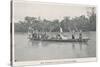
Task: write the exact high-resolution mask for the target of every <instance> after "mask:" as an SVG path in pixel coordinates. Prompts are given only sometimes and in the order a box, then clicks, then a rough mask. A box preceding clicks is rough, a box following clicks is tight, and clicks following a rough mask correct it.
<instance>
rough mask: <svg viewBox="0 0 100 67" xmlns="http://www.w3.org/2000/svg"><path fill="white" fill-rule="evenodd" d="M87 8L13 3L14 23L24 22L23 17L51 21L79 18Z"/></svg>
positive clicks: (85, 12) (84, 13)
mask: <svg viewBox="0 0 100 67" xmlns="http://www.w3.org/2000/svg"><path fill="white" fill-rule="evenodd" d="M87 10H88V7H87V6H79V5H61V4H60V5H59V4H43V3H34V2H30V1H29V2H28V1H27V2H26V1H25V2H14V21H15V22H17V21H19V20H22V21H23V20H24V17H25V16H31V17H32V16H33V17H39V16H40V17H41V18H42V19H43V18H46V19H49V20H53V19H60V20H61V19H63V17H64V16H70V17H75V16H80V15H86V14H87Z"/></svg>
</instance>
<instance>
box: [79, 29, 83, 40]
mask: <svg viewBox="0 0 100 67" xmlns="http://www.w3.org/2000/svg"><path fill="white" fill-rule="evenodd" d="M79 39H80V40H82V31H81V30H80V31H79Z"/></svg>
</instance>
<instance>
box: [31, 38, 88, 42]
mask: <svg viewBox="0 0 100 67" xmlns="http://www.w3.org/2000/svg"><path fill="white" fill-rule="evenodd" d="M30 40H34V41H51V42H87V41H88V40H89V39H88V38H85V39H81V40H80V39H46V40H45V39H30Z"/></svg>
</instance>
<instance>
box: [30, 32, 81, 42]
mask: <svg viewBox="0 0 100 67" xmlns="http://www.w3.org/2000/svg"><path fill="white" fill-rule="evenodd" d="M29 38H31V39H34V40H48V39H52V40H53V39H54V40H63V39H64V38H66V39H67V37H64V36H63V34H62V33H61V32H58V33H56V34H52V35H49V33H48V32H38V30H35V31H32V32H31V33H29ZM71 39H76V37H75V31H72V35H71ZM78 39H80V40H81V39H82V32H81V31H80V32H79V35H78Z"/></svg>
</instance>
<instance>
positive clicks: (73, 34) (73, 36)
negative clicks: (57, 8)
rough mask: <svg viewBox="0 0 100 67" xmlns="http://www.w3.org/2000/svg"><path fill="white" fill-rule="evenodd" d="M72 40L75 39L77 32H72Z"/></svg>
mask: <svg viewBox="0 0 100 67" xmlns="http://www.w3.org/2000/svg"><path fill="white" fill-rule="evenodd" d="M72 39H75V31H74V30H73V31H72Z"/></svg>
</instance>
